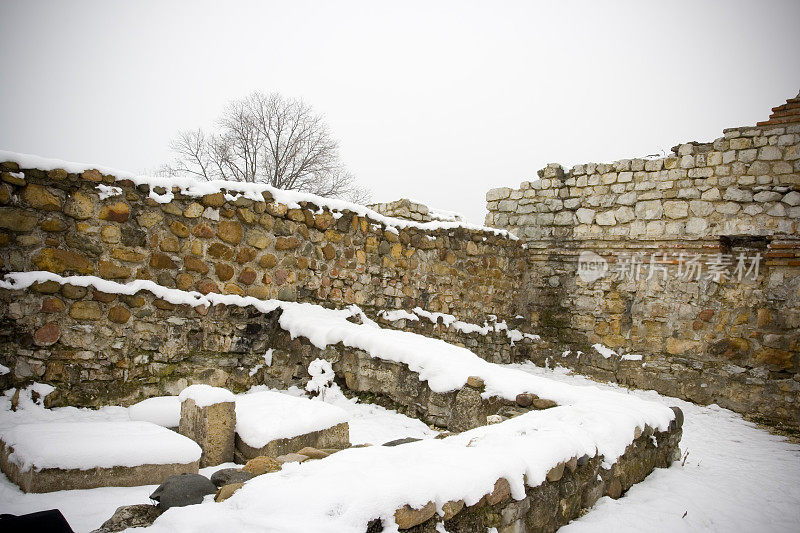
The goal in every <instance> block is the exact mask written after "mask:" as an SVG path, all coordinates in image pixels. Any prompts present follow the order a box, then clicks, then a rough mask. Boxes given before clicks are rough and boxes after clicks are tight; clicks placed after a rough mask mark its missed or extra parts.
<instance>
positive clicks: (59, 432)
mask: <svg viewBox="0 0 800 533" xmlns="http://www.w3.org/2000/svg"><path fill="white" fill-rule="evenodd" d="M0 440H2V441H3V442H4V443H5V445H6V447H11V448H13V450H14V451H13V452H12V453H11V455H10V456H9V460H10V461H11V462H13V463H14V464H16V465H18V466H19V467H20V469H21V470H22V471H23V472H25V471H28V470H30V469H31V468H35V469H36V470H40V469H43V468H61V469H79V470H89V469H91V468H95V467H100V468H111V467H114V466H138V465H144V464H171V463H181V464H186V463H191V462H194V461H197V460H198V459H200V453H201V451H200V447H199V446H198V445H197V444H196V443H195V442H194V441H192V440H191V439H188V438H187V437H184V436H182V435H178V434H177V433H175V432H174V431H170V430H168V429H166V428H163V427H161V426H158V425H156V424H151V423H150V422H134V421H130V422H62V423H32V424H20V425H18V426H14V427H11V428H8V429H5V430H2V431H0ZM55 443H58V445H57V446H54V444H55Z"/></svg>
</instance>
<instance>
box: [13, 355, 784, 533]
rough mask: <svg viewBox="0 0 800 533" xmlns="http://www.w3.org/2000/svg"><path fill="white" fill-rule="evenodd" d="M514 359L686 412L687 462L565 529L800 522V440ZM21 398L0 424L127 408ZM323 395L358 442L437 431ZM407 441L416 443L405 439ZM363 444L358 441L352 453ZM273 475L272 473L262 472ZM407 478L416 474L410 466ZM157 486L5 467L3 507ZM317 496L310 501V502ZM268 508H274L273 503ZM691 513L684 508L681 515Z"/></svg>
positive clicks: (141, 493) (729, 527)
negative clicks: (66, 482) (40, 483)
mask: <svg viewBox="0 0 800 533" xmlns="http://www.w3.org/2000/svg"><path fill="white" fill-rule="evenodd" d="M511 368H513V369H516V370H520V371H524V372H527V373H530V374H533V375H535V376H539V377H543V378H547V379H550V380H557V381H560V382H564V383H568V384H570V385H573V386H578V387H590V388H594V387H599V388H601V389H604V390H610V391H616V392H622V393H624V394H627V395H629V396H632V397H639V398H642V399H646V400H648V401H654V402H658V403H661V404H663V405H665V406H671V405H677V406H679V407H680V408H681V409H682V410H683V411H684V414H685V415H686V420H685V422H684V428H683V429H684V434H683V439H682V443H681V447H682V449H684V451H688V452H689V454H688V457H687V459H686V462H685V465H684V466H680V464H678V463H676V464H674V465H673V466H672V467H671V468H669V469H657V470H656V471H655V472H653V473H652V474H650V476H648V478H647V479H645V480H644V481H643V482H642V483H639V484H637V485H635V486H634V487H632V488H631V489H630V490H629V491H628V492H627V493H626V495H625V496H624V497H623V498H622V499H620V500H612V499H610V498H602V499H601V500H600V501H599V502H598V503H597V504H596V505H595V507H594V508H593V509H592V511H591V512H589V513H587V514H586V515H584V516H582V517H581V518H579V519H577V520H575V521H573V522H571V523H570V524H568V525H567V526H565V528H564V529H563V530H562V531H565V532H567V533H574V532H580V533H587V532H597V533H604V532H607V531H620V532H623V533H640V532H641V531H655V532H664V533H667V532H669V533H671V532H674V531H677V532H681V531H686V532H689V531H718V532H730V531H775V532H780V531H786V532H794V531H796V530H797V524H798V523H800V505H798V504H799V503H800V487H798V483H797V480H798V479H800V446H798V445H796V444H790V443H788V442H786V441H785V440H784V439H783V438H781V437H778V436H775V435H771V434H769V433H768V432H766V431H764V430H762V429H759V428H757V427H756V426H754V425H753V424H751V423H749V422H746V421H744V420H743V419H742V417H741V416H740V415H738V414H736V413H733V412H731V411H728V410H726V409H721V408H719V407H717V406H708V407H702V406H697V405H694V404H691V403H689V402H684V401H682V400H679V399H676V398H670V397H666V396H661V395H659V394H657V393H655V392H653V391H626V390H625V389H621V388H619V387H617V386H615V385H607V384H598V383H595V382H593V381H591V380H589V379H587V378H584V377H582V376H574V375H569V374H568V373H567V371H565V370H564V369H561V368H557V369H555V370H546V369H543V368H537V367H535V366H534V365H532V364H524V365H511ZM284 392H285V394H303V391H302V390H300V389H297V388H294V389H290V390H289V391H284ZM339 394H341V393H339ZM23 399H24V398H21V406H20V410H19V411H17V412H13V411H11V410H10V395H9V394H8V393H6V396H0V427H2V426H3V425H4V424H7V423H8V422H9V419H14V420H15V421H18V422H19V421H24V420H31V419H35V420H88V419H92V420H106V419H120V418H122V417H127V410H126V409H124V408H119V407H104V408H102V409H100V410H90V409H75V408H57V409H52V410H49V409H44V408H42V407H40V406H36V405H33V404H32V403H25V402H23V401H22V400H23ZM315 401H316V400H315ZM28 402H30V400H28ZM326 402H332V403H334V404H335V405H338V406H341V407H342V408H344V409H345V410H347V411H348V413H349V414H350V416H351V421H350V427H351V431H350V434H351V440H352V441H353V442H354V443H356V442H370V443H380V442H386V441H387V440H393V439H395V438H400V437H406V436H411V437H420V438H422V437H430V436H432V435H433V434H435V432H433V431H432V430H428V429H427V427H426V426H425V425H424V424H423V423H422V422H420V421H418V420H415V419H411V418H408V417H406V416H404V415H401V414H398V413H395V412H392V411H388V410H385V409H383V408H381V407H379V406H375V405H368V404H361V403H358V402H356V401H355V400H348V399H347V398H344V397H343V396H337V395H327V396H326ZM355 413H358V415H357V416H356V415H355ZM495 427H496V426H495ZM426 433H427V434H426ZM404 446H411V445H410V444H409V445H403V446H400V447H398V448H403V447H404ZM358 451H359V450H352V451H351V452H350V453H353V452H358ZM362 451H363V450H362ZM340 453H341V452H340ZM337 455H338V454H337ZM328 460H329V459H326V460H325V461H328ZM500 460H502V457H501V458H500ZM325 461H321V462H319V463H323V462H325ZM488 461H492V462H493V461H495V458H490V459H488ZM311 464H312V463H303V464H302V465H298V466H297V467H292V468H294V469H295V470H296V471H297V473H299V474H302V475H304V476H305V477H310V476H311V475H312V474H311V473H309V472H308V470H307V466H311ZM365 464H367V463H366V462H360V463H356V464H355V466H356V467H357V470H356V471H361V470H363V469H364V465H365ZM233 466H235V465H232V464H224V465H219V466H217V467H211V468H207V469H202V470H201V473H202V474H203V475H205V476H210V475H211V474H212V473H213V472H214V471H216V470H217V469H220V468H228V467H233ZM270 476H273V474H270V475H269V476H265V477H270ZM407 479H412V478H411V474H409V477H408V478H407ZM407 479H405V480H404V479H398V480H394V479H392V478H387V479H386V480H385V482H387V483H391V484H394V485H399V484H400V482H404V481H405V482H407ZM415 482H416V480H415ZM248 485H249V483H248ZM155 488H156V486H155V485H149V486H142V487H122V488H116V487H108V488H98V489H90V490H74V491H59V492H51V493H46V494H24V493H22V492H21V491H20V490H19V489H18V488H17V487H16V486H15V485H13V484H12V483H10V482H9V481H8V480H7V479H6V478H5V476H2V475H0V513H14V514H24V513H30V512H34V511H39V510H42V509H51V508H58V509H60V510H61V511H62V512H63V513H64V515H65V516H66V518H67V520H68V521H69V523H70V525H71V526H72V527H73V529H74V530H75V531H77V532H87V531H91V530H93V529H95V528H97V527H99V526H100V524H101V523H102V522H104V521H105V520H106V519H108V518H109V517H110V516H111V515H112V514H113V512H114V510H115V509H116V508H117V507H118V506H121V505H132V504H137V503H149V499H148V495H149V494H150V493H152V492H153V490H155ZM330 490H331V493H333V494H335V493H337V492H339V491H340V490H341V488H340V487H332V488H331V489H330ZM272 497H273V495H270V496H269V497H265V498H264V501H265V502H268V500H270V499H271V498H272ZM288 499H289V500H291V498H288ZM309 501H310V497H309V495H307V494H299V495H297V497H296V500H295V501H294V502H293V503H292V506H291V507H290V508H289V509H286V510H283V511H282V512H280V513H278V515H277V516H276V521H275V522H274V523H272V522H268V521H267V520H268V518H267V517H268V514H267V513H266V512H264V513H263V516H264V517H265V518H264V519H265V524H266V525H264V526H263V529H261V530H262V531H274V532H277V531H302V530H303V529H302V528H303V524H304V523H306V519H305V518H304V515H305V514H307V510H306V509H307V507H308V506H306V505H305V503H304V502H309ZM87 502H91V505H87ZM298 502H300V503H298ZM311 503H312V504H313V501H312V502H311ZM231 505H232V504H231ZM258 506H260V503H259V505H258ZM269 507H270V508H273V506H272V504H270V505H269ZM314 507H315V505H312V508H314ZM200 509H202V511H203V513H202V515H203V516H204V517H208V516H211V522H209V524H204V523H203V521H202V520H194V519H192V517H191V516H190V515H192V514H193V512H194V511H195V510H200ZM247 509H248V508H247V505H246V504H244V503H237V504H236V506H235V507H233V508H226V507H225V505H224V504H215V503H204V504H202V505H200V506H192V507H188V508H185V509H184V510H183V511H182V515H189V516H188V517H187V518H186V523H185V524H182V525H181V526H180V527H176V531H201V530H214V529H221V527H220V528H215V527H213V524H218V523H222V524H223V525H224V526H225V527H228V529H229V530H231V531H254V530H259V529H258V527H257V526H255V525H254V524H252V523H251V524H242V523H239V522H235V520H237V515H242V516H241V517H240V519H241V520H242V521H244V519H245V518H244V516H243V515H244V514H247V516H248V517H250V516H253V515H251V514H250V511H249V510H247ZM217 510H219V513H221V514H224V515H225V517H226V518H220V519H219V522H218V521H217V520H216V519H215V518H214V515H215V514H216V513H217ZM292 513H294V514H292ZM684 513H686V517H683V514H684ZM260 516H262V514H260V515H259V517H260ZM169 520H170V522H172V521H173V520H175V521H181V520H182V517H175V518H172V517H170V518H169ZM231 523H235V524H236V526H235V527H233V528H231V527H229V526H230V524H231ZM157 526H158V528H157V529H156V528H154V529H153V530H156V531H158V530H160V531H167V530H169V526H168V525H166V522H164V523H163V525H162V523H161V522H159V523H157ZM308 530H309V531H331V530H334V531H335V530H336V529H335V527H332V526H330V525H326V524H325V523H324V521H322V522H321V524H320V528H319V529H315V528H311V529H308ZM344 531H346V530H344ZM361 531H362V532H363V530H361Z"/></svg>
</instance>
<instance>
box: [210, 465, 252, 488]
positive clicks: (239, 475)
mask: <svg viewBox="0 0 800 533" xmlns="http://www.w3.org/2000/svg"><path fill="white" fill-rule="evenodd" d="M253 477H255V476H253V474H251V473H250V472H246V471H244V470H239V469H238V468H223V469H222V470H217V471H216V472H214V473H213V474H212V475H211V483H213V484H214V485H215V486H217V487H221V486H223V485H230V484H232V483H244V482H245V481H247V480H249V479H253Z"/></svg>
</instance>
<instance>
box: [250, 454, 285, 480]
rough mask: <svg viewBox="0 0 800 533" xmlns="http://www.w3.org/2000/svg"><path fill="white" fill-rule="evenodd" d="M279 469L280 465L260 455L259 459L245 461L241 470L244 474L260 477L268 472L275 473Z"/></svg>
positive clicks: (270, 458)
mask: <svg viewBox="0 0 800 533" xmlns="http://www.w3.org/2000/svg"><path fill="white" fill-rule="evenodd" d="M280 469H281V464H280V463H279V462H278V461H276V460H275V459H273V458H272V457H268V456H266V455H262V456H260V457H254V458H253V459H250V460H249V461H247V464H245V465H244V467H243V468H242V470H244V471H245V472H249V473H250V474H253V475H254V476H260V475H262V474H268V473H270V472H277V471H278V470H280Z"/></svg>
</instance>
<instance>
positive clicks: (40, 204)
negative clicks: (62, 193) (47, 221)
mask: <svg viewBox="0 0 800 533" xmlns="http://www.w3.org/2000/svg"><path fill="white" fill-rule="evenodd" d="M22 199H23V201H25V203H27V204H28V205H29V206H30V207H32V208H34V209H42V210H44V211H60V210H61V198H59V197H58V196H56V195H55V194H53V193H52V192H50V191H49V190H47V188H46V187H42V186H41V185H36V184H33V183H31V184H30V185H28V186H27V187H25V188H24V189H23V190H22Z"/></svg>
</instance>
